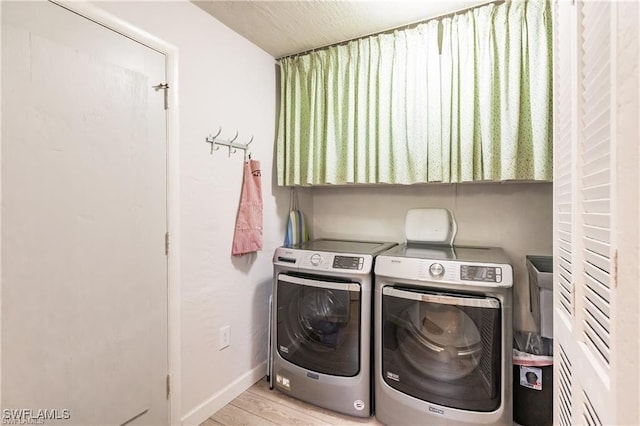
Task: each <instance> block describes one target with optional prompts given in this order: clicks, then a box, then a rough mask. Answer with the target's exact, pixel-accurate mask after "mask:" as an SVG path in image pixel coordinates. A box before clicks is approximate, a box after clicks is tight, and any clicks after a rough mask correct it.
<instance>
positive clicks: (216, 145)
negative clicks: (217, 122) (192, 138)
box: [205, 127, 253, 161]
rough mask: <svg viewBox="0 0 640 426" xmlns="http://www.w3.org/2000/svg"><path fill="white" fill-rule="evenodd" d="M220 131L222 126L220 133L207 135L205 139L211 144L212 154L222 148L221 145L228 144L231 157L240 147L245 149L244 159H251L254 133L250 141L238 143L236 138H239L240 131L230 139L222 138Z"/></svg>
mask: <svg viewBox="0 0 640 426" xmlns="http://www.w3.org/2000/svg"><path fill="white" fill-rule="evenodd" d="M220 133H222V127H220V128H219V129H218V133H216V134H215V135H213V136H212V135H209V136H207V138H206V139H205V141H206V142H207V143H210V144H211V154H213V151H217V150H219V149H220V145H222V146H226V147H227V148H229V157H231V154H235V153H236V152H238V150H239V149H241V150H243V151H244V159H245V161H246V160H247V159H251V151H249V145H251V142H253V135H251V139H250V140H249V142H247V143H238V142H236V139H238V132H236V134H235V136H234V137H233V138H232V139H229V140H225V139H220V137H219V136H220Z"/></svg>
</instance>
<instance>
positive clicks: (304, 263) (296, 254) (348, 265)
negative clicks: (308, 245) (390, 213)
mask: <svg viewBox="0 0 640 426" xmlns="http://www.w3.org/2000/svg"><path fill="white" fill-rule="evenodd" d="M273 261H274V265H280V266H284V267H287V268H293V269H308V270H310V271H311V270H319V271H336V272H339V271H349V272H351V273H357V274H368V273H370V272H371V270H372V267H373V256H371V255H358V254H356V253H330V252H323V251H320V252H316V251H306V250H296V249H287V248H278V249H276V253H275V255H274V257H273Z"/></svg>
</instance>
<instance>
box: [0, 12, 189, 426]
mask: <svg viewBox="0 0 640 426" xmlns="http://www.w3.org/2000/svg"><path fill="white" fill-rule="evenodd" d="M50 1H52V2H53V3H55V4H58V5H59V6H62V7H64V8H65V9H68V10H70V11H72V12H75V13H77V14H79V15H81V16H84V17H85V18H87V19H89V20H91V21H94V22H96V23H98V24H100V25H102V26H104V27H107V28H109V29H111V30H113V31H115V32H117V33H120V34H122V35H124V36H126V37H128V38H130V39H132V40H134V41H137V42H138V43H141V44H143V45H145V46H147V47H149V48H151V49H154V50H156V51H158V52H160V53H162V54H164V55H165V56H166V58H167V62H166V75H167V81H166V82H157V83H168V84H169V88H170V91H169V109H168V110H167V231H168V232H169V235H170V243H171V244H170V248H169V254H168V258H167V296H168V300H167V332H168V335H167V345H168V348H167V357H168V358H167V359H168V368H169V374H170V385H171V393H170V395H169V401H168V409H169V413H168V418H169V421H170V422H171V424H172V425H179V424H180V417H181V368H180V366H181V364H180V234H179V231H180V216H179V212H180V209H179V199H180V193H179V189H180V187H179V176H180V175H179V156H178V155H179V149H178V49H177V48H176V47H175V46H173V45H171V44H169V43H167V42H165V41H163V40H160V39H159V38H157V37H154V36H153V35H151V34H149V33H147V32H145V31H143V30H141V29H140V28H137V27H135V26H133V25H131V24H129V23H127V22H125V21H123V20H121V19H120V18H117V17H116V16H113V15H111V14H109V13H107V12H105V11H104V10H102V9H100V8H99V6H96V5H94V4H91V3H88V2H84V1H83V2H77V1H73V0H50ZM0 17H1V16H0ZM0 113H1V111H0ZM1 155H2V154H1V152H0V158H1ZM1 197H2V194H1V192H0V200H1ZM0 220H1V217H0ZM0 249H1V248H0ZM1 289H2V283H1V282H0V303H1V301H2V296H1ZM0 326H1V324H0ZM1 343H2V333H1V328H0V345H1ZM1 361H2V359H1V357H0V362H1ZM0 365H1V364H0ZM1 383H2V377H1V376H0V384H1ZM1 388H2V387H1V386H0V389H1ZM0 392H1V391H0ZM1 398H2V394H1V393H0V401H1Z"/></svg>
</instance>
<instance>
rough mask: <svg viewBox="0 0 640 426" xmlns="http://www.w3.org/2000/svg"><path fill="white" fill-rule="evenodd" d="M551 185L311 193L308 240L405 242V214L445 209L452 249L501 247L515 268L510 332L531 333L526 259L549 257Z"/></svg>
mask: <svg viewBox="0 0 640 426" xmlns="http://www.w3.org/2000/svg"><path fill="white" fill-rule="evenodd" d="M552 201H553V200H552V185H551V184H550V183H472V184H458V185H453V184H451V185H448V184H432V185H412V186H396V185H393V186H391V185H390V186H379V187H372V186H367V187H361V186H354V187H341V188H336V187H321V188H320V187H319V188H314V189H313V237H314V238H320V237H326V238H354V239H373V240H388V241H398V242H402V241H404V217H405V214H406V211H407V210H408V209H410V208H417V207H445V208H448V209H450V210H452V211H453V213H454V216H455V218H456V221H457V223H458V234H457V237H456V240H455V244H461V245H479V246H497V247H502V248H503V249H504V250H505V251H506V253H507V255H508V256H509V257H510V258H511V261H512V262H513V266H514V327H515V328H516V329H518V330H535V326H534V324H533V319H532V318H531V314H530V313H529V293H528V291H529V290H528V278H527V271H526V266H525V255H527V254H544V255H551V254H552V244H553V241H552V229H553V221H552V219H553V210H552Z"/></svg>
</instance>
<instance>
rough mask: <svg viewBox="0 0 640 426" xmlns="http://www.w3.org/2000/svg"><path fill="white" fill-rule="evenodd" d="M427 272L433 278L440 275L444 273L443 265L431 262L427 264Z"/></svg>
mask: <svg viewBox="0 0 640 426" xmlns="http://www.w3.org/2000/svg"><path fill="white" fill-rule="evenodd" d="M429 274H430V275H431V276H432V277H433V278H440V277H442V276H443V275H444V266H442V265H441V264H439V263H432V264H431V266H429Z"/></svg>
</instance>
